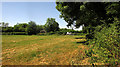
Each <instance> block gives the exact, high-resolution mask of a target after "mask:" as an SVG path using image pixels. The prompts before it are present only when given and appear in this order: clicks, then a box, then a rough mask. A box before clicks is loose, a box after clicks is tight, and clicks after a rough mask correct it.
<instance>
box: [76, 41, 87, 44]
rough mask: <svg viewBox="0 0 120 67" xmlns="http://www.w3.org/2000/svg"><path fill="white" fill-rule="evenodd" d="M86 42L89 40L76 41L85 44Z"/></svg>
mask: <svg viewBox="0 0 120 67" xmlns="http://www.w3.org/2000/svg"><path fill="white" fill-rule="evenodd" d="M86 42H87V41H80V42H76V43H83V44H84V43H86Z"/></svg>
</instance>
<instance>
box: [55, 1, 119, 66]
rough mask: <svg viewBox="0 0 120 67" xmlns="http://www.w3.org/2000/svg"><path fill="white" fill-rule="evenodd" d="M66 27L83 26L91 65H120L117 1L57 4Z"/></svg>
mask: <svg viewBox="0 0 120 67" xmlns="http://www.w3.org/2000/svg"><path fill="white" fill-rule="evenodd" d="M56 5H57V6H56V9H57V10H58V11H59V12H60V13H61V15H60V17H61V18H63V19H64V20H65V21H66V22H67V23H68V25H67V26H71V25H74V26H75V27H76V28H79V27H80V26H81V25H82V26H83V32H84V33H87V34H86V38H87V44H89V46H90V49H89V50H88V51H86V55H87V56H88V57H90V58H91V62H92V63H96V62H100V63H108V64H109V65H111V64H112V65H114V64H115V65H117V64H118V63H120V55H119V54H120V2H56Z"/></svg>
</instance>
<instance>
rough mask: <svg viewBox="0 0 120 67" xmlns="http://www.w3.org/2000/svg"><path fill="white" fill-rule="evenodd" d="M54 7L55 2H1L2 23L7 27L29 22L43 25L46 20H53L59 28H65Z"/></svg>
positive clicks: (65, 23) (64, 23)
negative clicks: (6, 24)
mask: <svg viewBox="0 0 120 67" xmlns="http://www.w3.org/2000/svg"><path fill="white" fill-rule="evenodd" d="M55 7H56V3H55V2H3V3H2V21H4V22H8V23H9V26H14V25H15V24H17V23H28V22H29V21H34V22H36V24H39V25H44V24H45V23H46V20H47V18H55V19H56V21H57V22H58V23H59V27H60V28H67V26H66V25H67V22H65V21H64V20H63V19H61V18H59V15H60V12H59V11H58V10H57V9H56V8H55Z"/></svg>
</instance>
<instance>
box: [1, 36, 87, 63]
mask: <svg viewBox="0 0 120 67" xmlns="http://www.w3.org/2000/svg"><path fill="white" fill-rule="evenodd" d="M75 37H84V36H77V35H75V36H73V35H60V36H57V35H49V36H38V35H32V36H29V35H3V36H2V64H3V65H88V64H89V62H88V58H87V57H86V56H85V53H84V49H88V47H87V46H86V45H83V44H81V43H76V42H80V41H83V40H85V39H75Z"/></svg>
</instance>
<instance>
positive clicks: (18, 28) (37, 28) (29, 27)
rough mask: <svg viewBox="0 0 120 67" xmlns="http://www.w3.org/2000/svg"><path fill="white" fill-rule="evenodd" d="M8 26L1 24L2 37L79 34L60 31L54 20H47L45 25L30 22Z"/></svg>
mask: <svg viewBox="0 0 120 67" xmlns="http://www.w3.org/2000/svg"><path fill="white" fill-rule="evenodd" d="M8 25H9V23H5V22H2V23H1V27H2V34H3V35H4V34H9V35H36V34H39V35H40V34H41V35H43V34H44V33H48V34H60V35H61V34H64V35H65V34H66V33H67V32H73V33H74V32H79V31H75V30H71V29H66V28H64V29H60V28H59V24H58V22H56V21H55V19H54V18H48V19H47V21H46V23H45V25H37V24H36V23H35V22H34V21H30V22H28V23H17V24H16V25H14V26H13V27H10V26H8Z"/></svg>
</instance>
